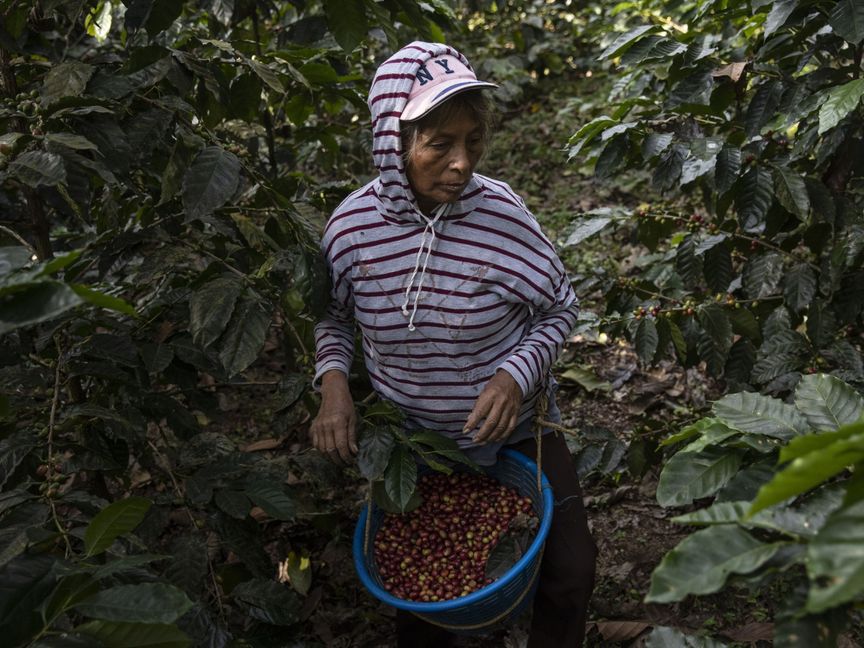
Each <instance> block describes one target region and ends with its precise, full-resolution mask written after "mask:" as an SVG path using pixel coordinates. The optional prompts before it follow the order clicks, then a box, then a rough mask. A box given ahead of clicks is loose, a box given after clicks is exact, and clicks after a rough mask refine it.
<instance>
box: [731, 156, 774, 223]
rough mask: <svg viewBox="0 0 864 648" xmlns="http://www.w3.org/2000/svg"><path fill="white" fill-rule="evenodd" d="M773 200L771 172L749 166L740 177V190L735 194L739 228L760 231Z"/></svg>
mask: <svg viewBox="0 0 864 648" xmlns="http://www.w3.org/2000/svg"><path fill="white" fill-rule="evenodd" d="M773 200H774V181H773V180H772V178H771V172H770V171H769V170H768V169H766V168H764V167H760V166H754V167H751V168H750V169H749V170H748V171H747V172H746V173H745V174H744V176H743V177H742V178H741V190H740V191H739V192H738V194H737V195H736V196H735V207H736V208H737V210H738V222H739V223H740V224H741V228H742V229H743V230H744V231H746V232H761V231H762V230H763V229H764V227H765V216H766V215H767V214H768V208H769V207H771V203H772V202H773Z"/></svg>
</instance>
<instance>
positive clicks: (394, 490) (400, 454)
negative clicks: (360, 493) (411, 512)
mask: <svg viewBox="0 0 864 648" xmlns="http://www.w3.org/2000/svg"><path fill="white" fill-rule="evenodd" d="M416 486H417V464H416V463H415V462H414V457H413V456H412V455H411V452H410V451H408V449H406V448H405V446H402V445H398V446H396V447H395V448H394V449H393V454H392V455H391V456H390V463H389V464H388V465H387V470H385V471H384V489H385V491H386V492H387V497H389V498H390V500H391V501H392V502H393V503H394V504H395V505H396V506H397V507H399V509H400V510H401V511H406V510H407V508H408V504H409V502H410V500H411V496H412V495H413V494H414V490H415V488H416Z"/></svg>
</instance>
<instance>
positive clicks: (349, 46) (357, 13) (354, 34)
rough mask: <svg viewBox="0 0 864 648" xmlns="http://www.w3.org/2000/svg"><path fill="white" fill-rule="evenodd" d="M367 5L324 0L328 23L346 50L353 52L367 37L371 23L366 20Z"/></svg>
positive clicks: (337, 40)
mask: <svg viewBox="0 0 864 648" xmlns="http://www.w3.org/2000/svg"><path fill="white" fill-rule="evenodd" d="M365 5H366V3H365V2H340V1H339V0H324V13H325V14H326V15H327V24H328V25H329V26H330V31H331V32H332V33H333V36H334V37H335V38H336V42H337V43H339V45H340V47H342V49H343V50H345V51H346V52H353V51H354V49H355V48H356V47H357V46H358V45H359V44H360V43H361V42H362V41H363V39H364V38H365V37H366V31H367V30H368V29H369V25H368V23H367V20H366V9H365Z"/></svg>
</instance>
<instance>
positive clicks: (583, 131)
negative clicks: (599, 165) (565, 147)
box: [569, 115, 618, 159]
mask: <svg viewBox="0 0 864 648" xmlns="http://www.w3.org/2000/svg"><path fill="white" fill-rule="evenodd" d="M617 123H618V120H617V119H612V118H611V117H608V116H607V115H601V116H599V117H595V118H594V119H592V120H591V121H590V122H588V123H587V124H585V125H584V126H582V127H581V128H580V129H579V130H578V131H576V132H575V133H573V135H571V136H570V140H569V144H570V146H571V147H572V148H571V149H570V158H571V159H572V158H573V157H575V156H576V155H578V154H579V151H581V150H582V148H583V147H584V146H585V145H586V144H588V143H590V142H591V140H593V139H594V138H595V137H597V135H599V134H600V133H601V132H602V131H603V130H605V129H606V128H608V127H609V126H613V125H615V124H617Z"/></svg>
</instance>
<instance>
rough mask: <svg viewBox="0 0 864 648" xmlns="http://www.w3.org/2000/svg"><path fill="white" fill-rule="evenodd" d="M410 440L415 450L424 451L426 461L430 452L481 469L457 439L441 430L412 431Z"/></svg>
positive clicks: (428, 459) (474, 468)
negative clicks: (462, 448) (463, 449)
mask: <svg viewBox="0 0 864 648" xmlns="http://www.w3.org/2000/svg"><path fill="white" fill-rule="evenodd" d="M408 442H409V444H410V445H411V447H412V448H413V449H414V450H416V451H418V452H422V454H423V458H424V459H425V460H426V461H430V459H431V457H430V454H435V455H438V456H441V457H444V458H445V459H449V460H450V461H453V462H456V463H461V464H464V465H466V466H468V467H469V468H472V469H473V470H480V467H479V466H478V465H477V464H476V463H474V462H473V461H471V459H469V458H468V456H467V455H466V454H465V453H464V452H462V450H461V449H460V448H459V444H458V443H457V442H456V439H451V438H450V437H448V436H445V435H444V434H442V433H441V432H435V431H434V430H418V431H416V432H412V433H411V436H409V437H408ZM424 446H425V447H424Z"/></svg>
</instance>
